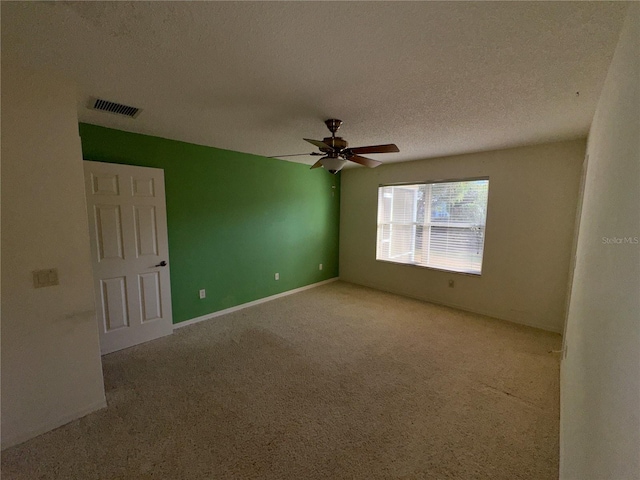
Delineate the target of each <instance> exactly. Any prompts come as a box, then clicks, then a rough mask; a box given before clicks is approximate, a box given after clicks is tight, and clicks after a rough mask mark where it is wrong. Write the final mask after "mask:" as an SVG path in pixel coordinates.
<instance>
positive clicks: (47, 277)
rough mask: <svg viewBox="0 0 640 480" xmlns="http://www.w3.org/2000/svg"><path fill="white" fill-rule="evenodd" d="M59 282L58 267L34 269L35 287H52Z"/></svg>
mask: <svg viewBox="0 0 640 480" xmlns="http://www.w3.org/2000/svg"><path fill="white" fill-rule="evenodd" d="M59 284H60V282H59V281H58V269H57V268H47V269H46V270H34V271H33V288H42V287H51V286H53V285H59Z"/></svg>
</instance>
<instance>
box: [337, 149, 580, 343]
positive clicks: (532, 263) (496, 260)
mask: <svg viewBox="0 0 640 480" xmlns="http://www.w3.org/2000/svg"><path fill="white" fill-rule="evenodd" d="M584 152H585V141H584V140H575V141H569V142H560V143H553V144H545V145H537V146H530V147H521V148H514V149H508V150H500V151H493V152H483V153H475V154H469V155H461V156H455V157H446V158H436V159H431V160H421V161H416V162H405V163H397V164H387V165H382V166H380V167H378V168H376V169H364V168H357V169H349V170H346V171H344V172H343V173H342V184H341V189H342V192H341V212H340V215H341V218H340V278H341V279H342V280H346V281H349V282H354V283H358V284H361V285H368V286H371V287H374V288H379V289H381V290H387V291H390V292H396V293H400V294H403V295H407V296H411V297H415V298H419V299H423V300H428V301H433V302H437V303H442V304H445V305H450V306H455V307H459V308H463V309H466V310H470V311H474V312H478V313H483V314H487V315H491V316H494V317H498V318H502V319H506V320H511V321H514V322H519V323H523V324H527V325H533V326H536V327H540V328H544V329H547V330H552V331H556V332H561V331H562V329H563V325H564V315H565V303H566V291H567V284H568V272H569V258H570V251H571V245H572V238H573V230H574V224H575V209H576V204H577V196H578V187H579V183H580V173H581V169H582V162H583V159H584ZM484 176H488V177H489V178H490V179H489V205H488V213H487V228H486V239H485V250H484V260H483V271H482V276H470V275H462V274H456V273H447V272H442V271H437V270H432V269H428V268H422V267H415V266H407V265H395V264H390V263H384V262H378V261H376V260H375V255H376V212H377V189H378V185H379V184H387V183H401V182H419V181H425V180H438V179H464V178H471V177H484ZM449 279H454V280H455V287H454V288H449V286H448V280H449Z"/></svg>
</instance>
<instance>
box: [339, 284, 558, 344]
mask: <svg viewBox="0 0 640 480" xmlns="http://www.w3.org/2000/svg"><path fill="white" fill-rule="evenodd" d="M344 281H345V282H348V283H353V284H354V285H362V286H363V287H367V288H373V289H374V290H380V291H383V292H388V293H393V294H394V295H400V296H403V297H407V298H413V299H415V300H420V301H422V302H428V303H433V304H434V305H440V306H443V307H449V308H455V309H456V310H462V311H463V312H469V313H477V314H478V315H484V316H486V317H492V318H497V319H498V320H504V321H505V322H509V323H517V324H518V325H524V326H526V327H533V328H537V329H539V330H545V331H547V332H552V333H560V334H562V331H561V330H558V328H557V327H551V326H549V325H544V324H536V323H529V322H526V321H521V320H517V319H514V318H507V317H505V316H504V315H502V314H500V313H496V312H491V311H488V310H484V309H480V308H469V307H467V306H465V305H457V304H455V303H444V302H442V301H438V300H433V299H430V298H427V297H419V296H416V295H409V294H407V293H405V292H402V291H400V290H398V289H394V288H387V287H384V286H380V285H375V284H372V283H364V282H354V281H352V280H344Z"/></svg>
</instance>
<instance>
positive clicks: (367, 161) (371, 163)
mask: <svg viewBox="0 0 640 480" xmlns="http://www.w3.org/2000/svg"><path fill="white" fill-rule="evenodd" d="M346 158H347V160H351V161H352V162H355V163H359V164H360V165H364V166H365V167H369V168H375V167H377V166H378V165H380V164H381V163H382V162H379V161H378V160H373V159H371V158H367V157H361V156H360V155H349V156H347V157H346Z"/></svg>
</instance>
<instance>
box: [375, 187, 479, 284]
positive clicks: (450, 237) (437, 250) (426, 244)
mask: <svg viewBox="0 0 640 480" xmlns="http://www.w3.org/2000/svg"><path fill="white" fill-rule="evenodd" d="M488 193H489V180H488V179H483V180H465V181H456V182H437V183H416V184H413V185H389V186H381V187H380V188H379V189H378V242H377V250H376V259H377V260H384V261H388V262H394V263H406V264H411V265H420V266H423V267H431V268H438V269H442V270H448V271H452V272H463V273H473V274H480V273H481V271H482V251H483V248H484V231H485V223H486V219H487V197H488Z"/></svg>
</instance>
